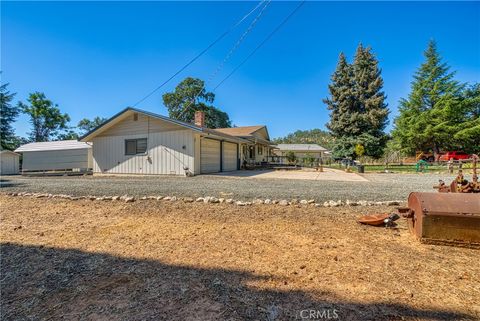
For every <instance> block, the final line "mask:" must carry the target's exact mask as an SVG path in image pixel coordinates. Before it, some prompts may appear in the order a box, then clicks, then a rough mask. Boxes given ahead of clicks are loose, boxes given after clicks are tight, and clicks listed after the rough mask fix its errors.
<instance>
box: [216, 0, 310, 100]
mask: <svg viewBox="0 0 480 321" xmlns="http://www.w3.org/2000/svg"><path fill="white" fill-rule="evenodd" d="M305 1H306V0H303V1H302V2H300V4H299V5H298V6H297V7H296V8H295V9H294V10H293V11H292V12H291V13H290V14H289V15H288V16H287V17H286V18H285V19H284V20H283V21H282V22H281V23H280V24H279V25H278V26H277V27H276V28H275V29H273V31H272V32H271V33H270V34H269V35H268V36H267V37H266V38H265V39H264V40H263V41H262V42H261V43H260V44H259V45H258V46H257V47H256V48H255V49H253V51H252V52H251V53H250V54H249V55H248V56H247V57H246V58H245V59H244V60H243V61H242V62H241V63H240V64H238V65H237V66H236V67H235V68H234V69H233V70H232V71H231V72H230V73H229V74H228V75H227V76H226V77H225V78H223V79H222V81H221V82H220V83H219V84H218V85H217V86H216V87H215V88H214V89H213V91H215V90H217V88H218V87H220V86H221V85H222V84H223V83H224V82H225V81H227V79H228V78H230V77H231V76H232V75H233V74H234V73H235V72H236V71H237V70H238V69H240V67H242V66H243V65H244V64H245V63H246V62H247V61H248V59H250V58H251V57H252V56H253V55H254V54H255V53H256V52H257V51H258V50H259V49H260V48H261V47H262V46H263V45H264V44H265V43H266V42H267V41H268V40H270V38H272V36H273V35H274V34H275V33H276V32H277V31H278V30H280V28H281V27H283V25H285V24H286V23H287V22H288V20H290V18H291V17H292V16H293V15H294V14H295V13H296V12H297V11H298V10H299V9H300V8H301V7H302V6H303V5H304V4H305Z"/></svg>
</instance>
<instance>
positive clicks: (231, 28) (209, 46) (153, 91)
mask: <svg viewBox="0 0 480 321" xmlns="http://www.w3.org/2000/svg"><path fill="white" fill-rule="evenodd" d="M264 1H265V0H262V1H260V2H259V3H258V4H257V5H256V6H255V7H254V8H253V9H252V10H250V12H248V13H247V14H246V15H245V16H243V17H242V19H240V20H239V21H237V22H236V23H235V24H234V25H233V26H232V27H230V28H229V29H228V30H226V31H225V32H224V33H222V34H221V35H220V36H219V37H218V38H217V39H215V41H213V42H212V43H211V44H209V45H208V46H207V47H206V48H205V49H203V50H202V51H201V52H200V53H199V54H198V55H196V56H195V57H194V58H193V59H192V60H190V61H189V62H188V63H187V64H185V65H184V66H183V67H182V68H180V69H179V70H178V71H177V72H175V73H174V74H173V75H172V76H170V78H168V79H167V80H165V81H164V82H163V83H162V84H160V86H158V87H157V88H155V89H154V90H152V91H151V92H150V93H148V94H147V95H146V96H145V97H143V98H142V99H140V100H139V101H137V102H136V103H135V104H134V105H133V107H136V106H137V105H138V104H140V103H142V102H143V101H144V100H146V99H147V98H149V97H150V96H151V95H153V94H154V93H155V92H156V91H157V90H159V89H160V88H162V87H163V86H165V85H166V84H167V83H168V82H170V80H172V79H173V78H175V77H176V76H177V75H178V74H180V73H181V72H182V71H184V70H185V69H186V68H187V67H188V66H190V65H191V64H192V63H194V62H195V61H196V60H197V59H198V58H200V57H201V56H202V55H203V54H204V53H206V52H207V51H208V50H209V49H210V48H212V47H213V46H214V45H215V44H217V43H218V42H219V41H220V40H222V39H223V38H224V37H225V36H226V35H228V34H229V33H230V32H231V31H232V30H233V29H235V28H236V27H237V26H238V25H240V24H241V23H242V22H243V21H245V19H247V18H248V17H249V16H250V15H251V14H252V13H253V12H255V11H256V10H257V9H258V8H259V7H260V5H261V4H262V3H263V2H264Z"/></svg>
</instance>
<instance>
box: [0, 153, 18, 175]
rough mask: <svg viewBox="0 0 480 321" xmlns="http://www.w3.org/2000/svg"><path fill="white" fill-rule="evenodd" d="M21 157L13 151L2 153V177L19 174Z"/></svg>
mask: <svg viewBox="0 0 480 321" xmlns="http://www.w3.org/2000/svg"><path fill="white" fill-rule="evenodd" d="M19 158H20V155H19V154H17V153H14V152H11V151H7V150H5V151H4V150H2V151H1V152H0V163H1V166H0V175H14V174H18V172H19V163H20V161H19Z"/></svg>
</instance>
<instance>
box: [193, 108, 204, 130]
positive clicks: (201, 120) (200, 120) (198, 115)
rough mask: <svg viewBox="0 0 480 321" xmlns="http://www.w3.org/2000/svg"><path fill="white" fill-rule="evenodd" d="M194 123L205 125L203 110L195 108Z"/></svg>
mask: <svg viewBox="0 0 480 321" xmlns="http://www.w3.org/2000/svg"><path fill="white" fill-rule="evenodd" d="M195 125H197V126H198V127H205V113H204V112H203V111H200V110H197V111H196V112H195Z"/></svg>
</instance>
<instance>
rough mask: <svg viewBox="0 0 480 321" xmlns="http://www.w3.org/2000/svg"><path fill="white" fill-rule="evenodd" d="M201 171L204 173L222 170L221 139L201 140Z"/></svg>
mask: <svg viewBox="0 0 480 321" xmlns="http://www.w3.org/2000/svg"><path fill="white" fill-rule="evenodd" d="M200 171H201V173H202V174H206V173H216V172H220V141H218V140H213V139H206V138H204V139H202V140H201V141H200Z"/></svg>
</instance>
